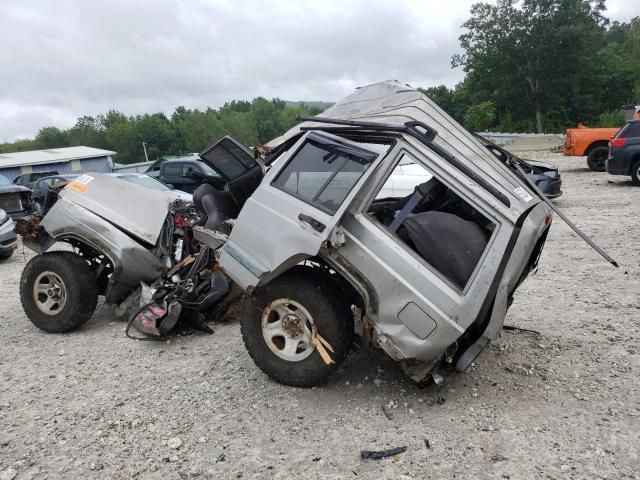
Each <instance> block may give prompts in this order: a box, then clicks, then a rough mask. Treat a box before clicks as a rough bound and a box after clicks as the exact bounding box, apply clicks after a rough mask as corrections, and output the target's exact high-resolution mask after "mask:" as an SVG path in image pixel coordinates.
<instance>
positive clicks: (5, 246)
mask: <svg viewBox="0 0 640 480" xmlns="http://www.w3.org/2000/svg"><path fill="white" fill-rule="evenodd" d="M15 226H16V225H15V223H14V222H13V220H12V219H11V217H10V216H9V214H8V213H7V212H5V211H4V210H2V209H0V260H5V259H7V258H9V257H10V256H11V255H13V251H14V250H15V248H16V244H17V242H18V238H17V235H16V234H15V232H14V231H13V229H14V227H15Z"/></svg>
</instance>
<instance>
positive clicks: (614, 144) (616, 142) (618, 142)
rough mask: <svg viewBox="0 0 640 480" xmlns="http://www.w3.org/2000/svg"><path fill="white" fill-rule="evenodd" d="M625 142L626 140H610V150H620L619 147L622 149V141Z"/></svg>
mask: <svg viewBox="0 0 640 480" xmlns="http://www.w3.org/2000/svg"><path fill="white" fill-rule="evenodd" d="M625 140H626V138H612V139H611V142H610V143H611V147H612V148H620V147H624V141H625Z"/></svg>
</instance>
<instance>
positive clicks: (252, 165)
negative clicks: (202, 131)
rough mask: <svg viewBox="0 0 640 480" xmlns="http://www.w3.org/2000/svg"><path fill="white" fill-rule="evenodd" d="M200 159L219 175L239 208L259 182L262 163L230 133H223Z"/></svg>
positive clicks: (203, 152)
mask: <svg viewBox="0 0 640 480" xmlns="http://www.w3.org/2000/svg"><path fill="white" fill-rule="evenodd" d="M200 159H201V160H202V161H203V162H205V163H206V164H207V165H209V166H210V167H211V168H213V169H214V170H215V171H216V172H217V173H218V175H220V177H221V179H222V181H223V182H224V185H225V189H226V190H228V191H229V192H230V193H231V194H232V196H233V198H234V200H235V201H236V203H237V204H238V207H239V208H242V206H243V205H244V203H245V202H246V200H247V198H249V196H250V195H251V194H252V193H253V192H254V190H255V189H256V188H257V186H258V185H259V184H260V181H261V180H262V177H263V175H264V173H263V167H262V165H261V164H260V163H259V162H258V161H257V160H256V159H255V158H254V155H253V152H252V151H251V149H250V148H249V147H247V146H246V145H243V144H242V143H241V142H239V141H238V140H236V139H235V138H233V137H232V136H230V135H225V136H224V137H222V138H221V139H219V140H217V141H216V142H214V143H213V144H211V145H210V146H208V147H207V148H206V149H204V150H203V151H202V152H200Z"/></svg>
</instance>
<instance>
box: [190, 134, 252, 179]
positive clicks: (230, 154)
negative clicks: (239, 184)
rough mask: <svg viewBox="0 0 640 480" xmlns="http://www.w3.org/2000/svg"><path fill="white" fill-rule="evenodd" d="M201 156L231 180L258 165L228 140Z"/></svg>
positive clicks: (222, 141)
mask: <svg viewBox="0 0 640 480" xmlns="http://www.w3.org/2000/svg"><path fill="white" fill-rule="evenodd" d="M201 156H202V158H203V159H204V160H206V161H207V162H209V163H210V164H211V165H213V166H214V167H215V168H216V169H217V170H219V171H220V173H222V175H224V176H225V177H226V178H227V179H229V180H233V179H235V178H237V177H238V176H240V175H242V174H243V173H244V172H246V171H247V170H249V169H250V168H252V167H253V166H254V165H256V162H255V161H254V160H253V158H252V157H251V156H250V155H249V154H248V153H247V152H245V151H244V150H243V149H242V148H240V147H239V146H238V145H236V144H235V143H234V142H232V141H231V140H229V139H227V138H225V139H223V140H221V141H220V142H218V143H217V144H216V145H215V146H214V147H212V148H211V149H210V150H208V151H206V152H204V153H203V154H202V155H201Z"/></svg>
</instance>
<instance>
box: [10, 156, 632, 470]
mask: <svg viewBox="0 0 640 480" xmlns="http://www.w3.org/2000/svg"><path fill="white" fill-rule="evenodd" d="M528 156H529V157H531V158H538V159H549V160H552V161H553V162H555V163H557V164H558V165H560V166H561V169H562V175H563V178H564V192H565V193H564V196H563V197H561V199H559V200H558V202H557V204H558V205H559V206H560V207H561V208H563V209H564V211H565V212H566V213H567V214H568V215H569V216H570V217H571V218H572V219H574V221H575V222H576V223H577V224H578V225H579V226H581V227H583V228H584V230H585V231H586V232H587V233H589V234H590V235H592V236H593V238H594V239H595V240H596V241H597V242H599V243H600V245H602V246H603V247H606V249H607V250H608V251H609V253H610V254H611V255H612V256H613V257H614V258H616V259H617V260H618V261H619V262H620V264H621V268H619V269H614V268H613V267H611V266H609V265H608V264H607V263H606V262H605V261H604V260H602V259H601V258H600V257H599V256H598V255H597V254H596V253H594V252H593V251H592V250H590V249H589V248H588V247H587V246H586V245H585V244H584V243H583V242H582V241H581V240H579V239H578V237H577V236H575V235H574V234H573V233H572V232H571V231H570V230H569V228H568V227H566V226H565V225H564V224H562V223H561V221H560V220H559V219H558V218H556V219H555V221H554V225H553V227H552V230H551V234H550V236H549V240H548V242H547V246H546V248H545V251H544V253H543V256H542V261H541V264H540V268H539V271H538V273H537V274H536V275H535V276H532V277H530V278H529V279H528V280H527V281H526V282H525V283H524V285H522V286H521V288H520V290H519V291H518V292H517V294H516V299H515V302H514V304H513V306H512V308H511V310H510V313H509V315H508V317H507V321H506V323H507V324H509V325H516V326H519V327H523V328H527V329H533V330H537V331H539V332H540V334H539V335H538V334H535V333H528V332H522V331H505V332H503V334H502V337H501V339H500V340H499V341H497V342H496V343H495V344H494V345H492V346H491V347H490V348H488V349H487V350H486V351H485V352H484V353H483V354H482V355H481V357H480V358H479V360H478V362H477V363H476V365H475V367H474V368H472V369H471V370H470V371H469V372H467V373H466V374H460V375H455V376H453V377H450V378H448V379H447V382H446V384H445V385H443V386H442V387H429V388H426V389H422V390H421V389H418V388H417V387H416V386H415V385H414V384H413V383H412V382H411V381H410V380H408V379H406V378H405V377H404V376H403V374H402V372H401V371H400V369H399V368H397V367H396V366H395V365H394V364H393V363H392V362H391V361H389V360H388V359H386V358H385V357H384V356H383V355H382V353H377V352H374V353H366V352H362V351H359V352H354V353H353V354H352V355H351V356H350V357H349V358H348V360H347V361H346V362H345V364H344V365H343V368H342V369H341V370H340V371H339V372H338V374H337V375H335V376H334V377H332V380H331V382H330V383H329V385H327V386H326V387H323V388H316V389H311V390H303V389H296V388H290V387H284V386H281V385H278V384H276V383H274V382H272V381H270V380H269V379H268V378H267V377H266V376H265V375H263V374H262V373H261V372H260V371H259V370H258V369H257V367H255V366H254V364H253V363H252V361H251V359H250V358H249V356H248V354H247V353H246V352H245V350H244V347H243V345H242V341H241V338H240V333H239V326H238V323H237V322H236V321H231V322H230V323H228V324H224V325H215V326H214V328H215V330H216V332H215V334H214V335H210V336H209V335H204V334H197V335H194V336H191V337H185V338H177V339H172V340H171V341H170V342H167V343H159V342H135V341H132V340H129V339H127V338H125V336H124V331H123V330H124V328H123V327H124V325H123V324H122V323H121V322H117V321H116V320H115V317H114V315H113V314H112V313H111V310H110V309H109V308H107V307H105V306H103V305H99V306H98V310H97V312H96V315H95V316H94V318H93V319H92V320H91V321H90V322H89V323H88V324H87V325H85V327H83V328H82V329H81V330H80V331H78V332H76V333H73V334H68V335H51V334H46V333H43V332H41V331H39V330H38V329H36V328H35V327H34V326H32V325H31V323H30V322H29V321H28V320H27V318H26V316H25V315H24V312H23V310H22V307H21V305H20V301H19V298H18V284H19V278H20V273H21V271H22V269H23V267H24V265H25V263H26V261H27V260H28V258H29V256H30V254H29V253H28V252H27V251H25V253H24V254H22V253H19V254H15V255H14V256H13V257H12V258H11V259H10V260H9V261H6V262H4V263H2V264H0V298H1V299H2V302H1V304H0V327H1V330H0V331H1V332H2V348H1V352H2V355H1V356H0V480H6V479H13V478H14V477H15V478H19V479H22V478H26V479H29V478H35V479H43V478H122V479H125V478H135V477H137V478H162V479H166V480H169V479H174V478H175V479H178V478H196V477H197V478H264V479H283V478H296V479H298V478H376V479H377V478H390V479H408V478H416V479H417V478H434V479H449V478H457V479H478V478H498V479H499V478H505V479H507V478H511V479H530V478H531V479H562V478H576V479H578V478H580V479H582V478H588V479H596V478H607V479H623V478H636V479H637V478H640V402H639V399H640V388H639V386H640V378H639V377H638V371H639V368H638V367H639V366H640V343H639V340H640V326H639V320H640V302H639V295H640V253H639V250H638V245H639V239H640V222H639V217H638V207H639V206H640V188H636V187H633V186H631V184H630V182H629V181H628V179H625V178H624V177H609V176H607V175H606V174H597V173H591V172H589V171H588V170H587V169H586V162H585V160H584V159H582V158H564V157H562V156H560V155H559V154H554V153H535V154H529V155H528ZM382 405H385V409H386V410H387V411H388V412H389V413H390V417H391V418H390V419H389V418H387V416H386V415H385V413H384V412H383V410H382V408H381V406H382ZM425 441H428V445H429V448H428V447H427V445H426V442H425ZM398 446H406V447H407V451H406V453H404V454H401V455H399V456H396V457H393V458H388V459H385V460H380V461H374V460H361V459H360V456H359V454H360V450H363V449H364V450H379V449H386V448H391V447H398ZM176 447H177V448H176Z"/></svg>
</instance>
